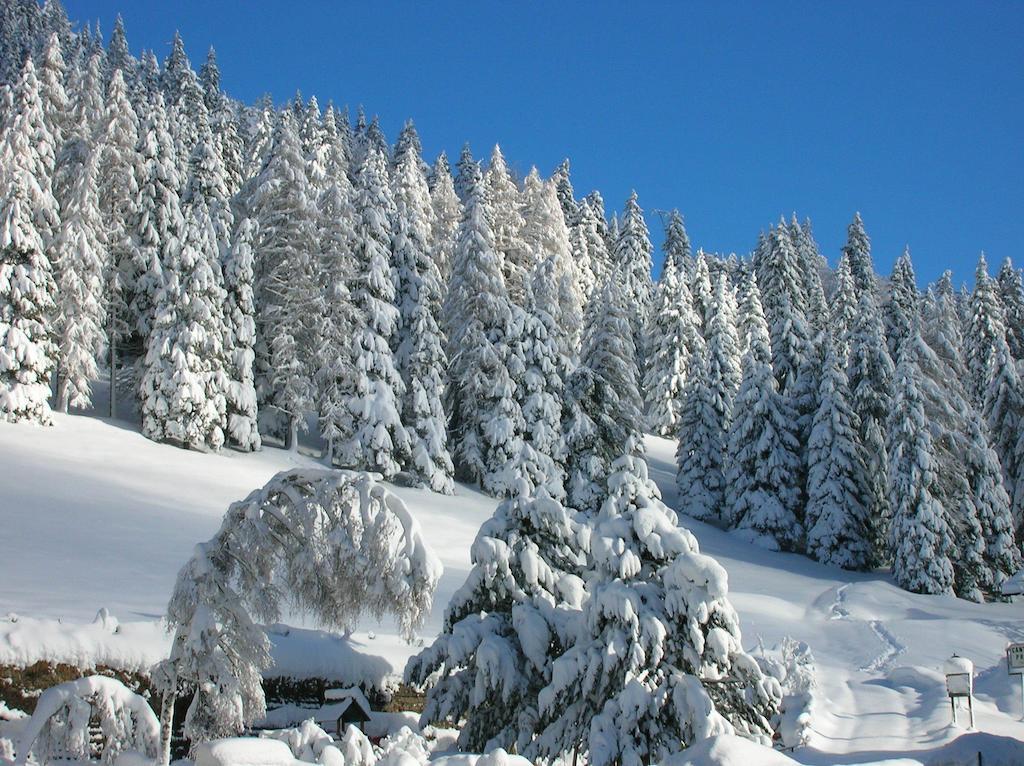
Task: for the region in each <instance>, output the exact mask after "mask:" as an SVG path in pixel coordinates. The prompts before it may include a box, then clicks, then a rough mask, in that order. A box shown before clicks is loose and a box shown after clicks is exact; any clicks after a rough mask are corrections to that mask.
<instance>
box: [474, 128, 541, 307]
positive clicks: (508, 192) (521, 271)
mask: <svg viewBox="0 0 1024 766" xmlns="http://www.w3.org/2000/svg"><path fill="white" fill-rule="evenodd" d="M484 199H485V200H486V205H485V210H486V211H487V221H488V223H490V225H491V231H493V232H494V249H495V251H496V252H497V253H498V256H499V257H500V258H501V270H502V274H503V275H504V277H505V287H506V288H507V289H508V293H509V297H510V298H511V299H512V301H513V302H514V303H515V304H516V305H519V306H522V305H523V303H524V296H525V287H526V280H527V279H528V278H529V274H530V269H531V267H532V264H531V263H530V253H529V252H528V250H527V247H526V243H525V242H524V241H523V226H524V225H525V221H524V220H523V212H522V210H521V199H520V193H519V188H518V187H517V186H516V183H515V181H513V180H512V176H511V175H510V174H509V170H508V165H506V164H505V157H504V155H502V153H501V147H499V146H498V145H497V144H495V146H494V150H493V151H492V152H491V162H490V165H488V167H487V171H486V172H485V173H484Z"/></svg>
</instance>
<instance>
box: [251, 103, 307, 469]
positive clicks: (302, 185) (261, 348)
mask: <svg viewBox="0 0 1024 766" xmlns="http://www.w3.org/2000/svg"><path fill="white" fill-rule="evenodd" d="M252 217H253V218H254V219H255V221H256V224H257V228H258V236H257V239H256V246H255V248H254V249H255V257H256V264H257V266H256V275H257V276H256V280H257V281H256V302H257V311H258V315H257V323H256V324H257V337H258V340H259V341H260V342H258V344H257V364H258V366H257V375H256V387H257V388H256V390H257V394H258V395H259V411H260V420H261V427H263V428H266V429H267V431H266V432H269V433H270V434H271V435H273V436H274V437H276V438H281V439H282V440H283V441H284V442H285V443H286V444H287V445H288V446H289V447H290V448H292V449H298V431H299V428H300V427H301V426H302V425H303V423H304V419H303V414H304V413H305V411H306V410H307V409H308V408H309V405H310V402H311V399H312V381H311V380H310V378H309V361H308V360H309V358H310V356H311V354H312V351H311V349H312V339H313V336H314V327H313V323H314V321H315V320H316V317H314V316H311V315H310V314H311V312H309V311H307V310H306V309H307V301H308V300H309V297H310V296H311V295H314V294H315V290H316V287H315V283H314V281H313V273H314V269H313V257H314V255H315V254H316V252H317V244H316V242H317V228H316V221H317V209H316V202H315V200H314V199H313V198H312V194H311V191H310V188H309V181H308V179H307V178H306V171H305V162H304V159H303V157H302V152H301V150H300V148H299V138H298V134H297V133H296V130H295V122H294V119H293V118H292V117H291V115H290V113H288V112H285V113H283V114H282V116H281V119H280V121H279V122H278V125H277V128H276V129H275V132H274V144H273V146H272V148H271V150H270V154H269V155H268V157H267V162H266V165H265V167H264V169H263V171H262V173H261V174H260V176H259V178H258V179H257V181H256V184H255V189H254V194H253V212H252ZM275 416H276V419H275Z"/></svg>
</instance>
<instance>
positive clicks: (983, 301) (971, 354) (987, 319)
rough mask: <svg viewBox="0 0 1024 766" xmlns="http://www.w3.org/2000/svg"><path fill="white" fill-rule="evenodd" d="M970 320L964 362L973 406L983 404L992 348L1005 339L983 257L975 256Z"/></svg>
mask: <svg viewBox="0 0 1024 766" xmlns="http://www.w3.org/2000/svg"><path fill="white" fill-rule="evenodd" d="M970 316H971V321H970V324H969V325H968V326H967V328H965V329H966V343H965V344H964V346H965V351H966V354H965V357H966V358H965V361H966V363H967V371H968V373H969V375H970V382H969V383H968V385H967V392H968V396H969V397H970V399H971V401H972V402H973V403H974V404H975V406H979V407H980V406H981V405H982V404H983V403H984V401H985V392H986V391H987V390H988V386H989V383H990V381H991V380H992V371H993V368H994V367H995V355H996V345H997V343H998V339H999V338H1005V337H1006V326H1005V314H1004V312H1003V305H1002V301H1001V300H1000V298H999V286H998V284H997V283H996V281H995V280H994V279H992V277H990V276H989V275H988V264H987V263H986V262H985V254H984V253H982V254H981V255H980V256H979V257H978V267H977V269H976V270H975V272H974V292H972V293H971V309H970Z"/></svg>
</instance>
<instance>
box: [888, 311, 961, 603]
mask: <svg viewBox="0 0 1024 766" xmlns="http://www.w3.org/2000/svg"><path fill="white" fill-rule="evenodd" d="M923 343H924V342H923V341H922V340H921V335H920V332H919V330H918V327H917V322H914V323H913V324H912V325H911V330H910V335H908V336H906V337H905V338H904V339H903V341H902V342H901V343H900V356H899V364H898V365H897V367H896V377H895V382H894V389H895V392H896V395H895V398H894V400H893V407H892V411H891V420H890V426H889V479H890V489H889V504H890V506H891V508H892V528H891V530H890V546H891V548H892V556H893V563H892V572H893V576H894V577H895V578H896V582H897V583H898V584H899V586H900V587H901V588H905V589H907V590H910V591H914V592H915V593H952V592H953V562H952V556H953V540H952V537H951V532H950V527H949V520H948V517H947V510H946V508H945V507H943V505H942V503H941V502H939V501H938V499H937V498H936V493H937V491H938V486H937V485H938V476H937V475H936V472H935V462H934V461H935V453H934V450H933V446H932V436H931V433H930V431H929V428H928V422H927V421H926V420H925V409H924V395H923V393H922V391H921V385H922V376H921V368H920V366H919V363H918V360H919V357H920V354H921V353H922V348H921V346H923Z"/></svg>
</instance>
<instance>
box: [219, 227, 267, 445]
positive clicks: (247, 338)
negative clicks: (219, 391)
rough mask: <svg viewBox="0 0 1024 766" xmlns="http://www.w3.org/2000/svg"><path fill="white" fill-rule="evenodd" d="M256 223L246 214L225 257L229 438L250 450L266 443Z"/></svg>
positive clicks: (227, 435) (226, 398)
mask: <svg viewBox="0 0 1024 766" xmlns="http://www.w3.org/2000/svg"><path fill="white" fill-rule="evenodd" d="M255 239H256V232H255V224H254V223H253V221H252V220H251V219H250V218H243V219H242V220H241V221H240V222H239V223H238V225H237V226H236V228H235V232H234V236H233V238H232V242H231V248H230V250H228V252H227V253H226V254H225V259H224V268H223V272H224V291H225V294H226V295H225V298H226V300H225V303H224V319H225V321H226V323H227V335H228V337H227V347H226V348H225V350H224V351H225V362H226V364H225V373H226V376H227V387H226V389H225V391H224V396H225V408H226V415H227V429H226V431H227V433H226V438H227V442H228V444H229V445H230V446H232V447H234V448H235V449H238V450H242V451H243V452H249V451H252V450H258V449H259V448H260V447H261V446H262V440H261V439H260V431H259V418H258V414H257V403H256V382H255V373H254V362H255V359H256V353H255V346H256V300H255V296H254V292H253V278H254V277H253V264H254V258H253V242H254V241H255Z"/></svg>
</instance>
